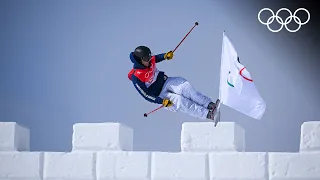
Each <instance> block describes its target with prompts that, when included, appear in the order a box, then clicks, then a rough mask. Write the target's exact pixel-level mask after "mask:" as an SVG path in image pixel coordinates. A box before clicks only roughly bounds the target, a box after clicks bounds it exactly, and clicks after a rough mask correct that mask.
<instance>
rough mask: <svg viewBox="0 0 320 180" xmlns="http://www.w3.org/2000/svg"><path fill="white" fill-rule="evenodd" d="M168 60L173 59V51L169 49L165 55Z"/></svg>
mask: <svg viewBox="0 0 320 180" xmlns="http://www.w3.org/2000/svg"><path fill="white" fill-rule="evenodd" d="M164 58H165V59H166V60H171V59H172V58H173V51H169V52H167V53H166V54H165V55H164Z"/></svg>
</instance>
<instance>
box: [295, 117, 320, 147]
mask: <svg viewBox="0 0 320 180" xmlns="http://www.w3.org/2000/svg"><path fill="white" fill-rule="evenodd" d="M300 151H320V121H310V122H304V123H303V124H302V126H301V138H300Z"/></svg>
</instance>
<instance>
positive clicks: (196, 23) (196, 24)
mask: <svg viewBox="0 0 320 180" xmlns="http://www.w3.org/2000/svg"><path fill="white" fill-rule="evenodd" d="M198 25H199V23H198V22H195V23H194V26H193V27H192V28H191V29H190V31H189V32H188V34H187V35H185V36H184V38H183V39H182V40H181V41H180V43H179V44H178V45H177V47H176V48H174V50H173V52H174V51H176V50H177V48H178V47H179V46H180V44H181V43H182V42H183V41H184V40H185V39H186V37H187V36H188V35H189V34H190V33H191V31H192V30H193V29H194V28H195V27H196V26H198Z"/></svg>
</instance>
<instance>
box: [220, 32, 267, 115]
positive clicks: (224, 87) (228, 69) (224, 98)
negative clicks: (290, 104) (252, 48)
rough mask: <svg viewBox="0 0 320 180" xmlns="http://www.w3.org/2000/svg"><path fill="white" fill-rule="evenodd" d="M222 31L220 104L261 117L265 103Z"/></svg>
mask: <svg viewBox="0 0 320 180" xmlns="http://www.w3.org/2000/svg"><path fill="white" fill-rule="evenodd" d="M240 62H241V61H240V60H239V57H238V54H237V52H236V50H235V48H234V47H233V45H232V43H231V42H230V40H229V39H228V37H227V36H226V35H225V33H224V32H223V40H222V54H221V72H220V89H219V98H220V101H221V103H222V104H224V105H226V106H229V107H230V108H233V109H235V110H237V111H239V112H241V113H243V114H245V115H248V116H250V117H252V118H255V119H261V117H262V116H263V114H264V112H265V109H266V103H265V102H264V100H263V99H262V97H261V96H260V94H259V92H258V90H257V89H256V87H255V84H254V82H253V80H252V78H251V75H250V73H249V72H248V70H247V69H246V67H245V66H243V65H242V64H241V63H240Z"/></svg>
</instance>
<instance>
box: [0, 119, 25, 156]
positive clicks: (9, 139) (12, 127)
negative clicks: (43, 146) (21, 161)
mask: <svg viewBox="0 0 320 180" xmlns="http://www.w3.org/2000/svg"><path fill="white" fill-rule="evenodd" d="M29 141H30V131H29V129H28V128H26V127H24V126H22V125H20V124H17V123H16V122H0V151H6V150H7V151H29V150H30V147H29V145H30V142H29Z"/></svg>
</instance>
